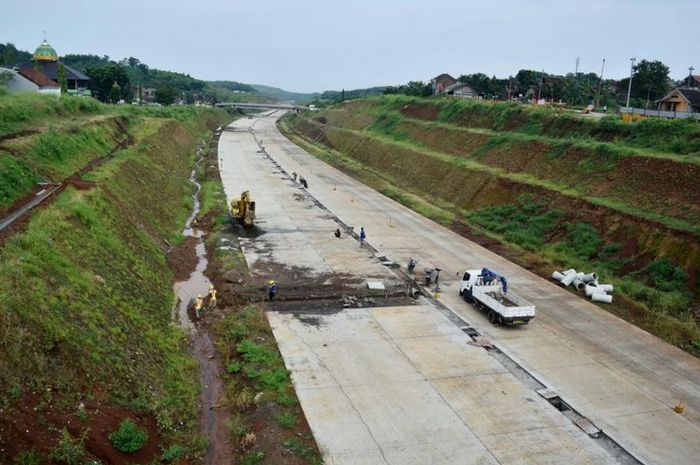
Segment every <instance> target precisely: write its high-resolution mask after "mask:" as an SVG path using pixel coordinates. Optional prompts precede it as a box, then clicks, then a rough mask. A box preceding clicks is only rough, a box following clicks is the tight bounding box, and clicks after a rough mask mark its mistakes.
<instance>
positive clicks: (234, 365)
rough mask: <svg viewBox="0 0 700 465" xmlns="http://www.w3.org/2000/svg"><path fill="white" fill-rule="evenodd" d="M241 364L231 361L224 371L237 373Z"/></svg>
mask: <svg viewBox="0 0 700 465" xmlns="http://www.w3.org/2000/svg"><path fill="white" fill-rule="evenodd" d="M241 368H242V366H241V364H240V363H238V362H231V363H229V364H228V366H227V367H226V373H238V372H240V371H241Z"/></svg>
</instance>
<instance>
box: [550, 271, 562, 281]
mask: <svg viewBox="0 0 700 465" xmlns="http://www.w3.org/2000/svg"><path fill="white" fill-rule="evenodd" d="M552 279H554V280H556V281H561V280H562V279H564V275H563V274H562V273H560V272H559V271H553V272H552Z"/></svg>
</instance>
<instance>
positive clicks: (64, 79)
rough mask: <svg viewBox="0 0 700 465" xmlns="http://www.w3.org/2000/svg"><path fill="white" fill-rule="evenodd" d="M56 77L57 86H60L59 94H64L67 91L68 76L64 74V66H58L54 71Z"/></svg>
mask: <svg viewBox="0 0 700 465" xmlns="http://www.w3.org/2000/svg"><path fill="white" fill-rule="evenodd" d="M56 75H57V79H58V85H60V86H61V93H62V94H65V93H66V92H67V91H68V75H67V74H66V65H64V64H63V63H59V64H58V68H57V70H56Z"/></svg>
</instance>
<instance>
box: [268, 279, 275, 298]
mask: <svg viewBox="0 0 700 465" xmlns="http://www.w3.org/2000/svg"><path fill="white" fill-rule="evenodd" d="M276 293H277V283H276V282H275V281H273V280H270V281H268V283H267V296H268V297H269V299H270V302H274V301H275V294H276Z"/></svg>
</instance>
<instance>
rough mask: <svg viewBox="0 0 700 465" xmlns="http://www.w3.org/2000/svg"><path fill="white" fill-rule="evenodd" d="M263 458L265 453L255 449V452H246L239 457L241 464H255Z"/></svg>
mask: <svg viewBox="0 0 700 465" xmlns="http://www.w3.org/2000/svg"><path fill="white" fill-rule="evenodd" d="M264 458H265V453H263V452H260V451H257V452H253V451H251V452H248V453H247V454H245V456H244V457H243V458H242V459H241V465H256V464H258V463H260V462H262V461H263V459H264Z"/></svg>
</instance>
